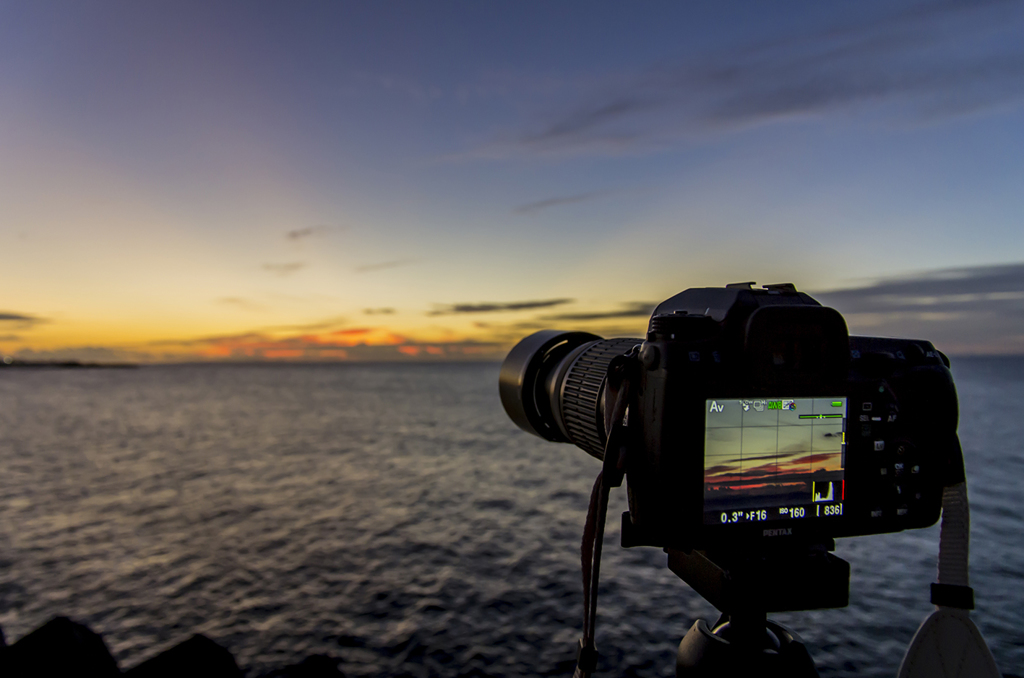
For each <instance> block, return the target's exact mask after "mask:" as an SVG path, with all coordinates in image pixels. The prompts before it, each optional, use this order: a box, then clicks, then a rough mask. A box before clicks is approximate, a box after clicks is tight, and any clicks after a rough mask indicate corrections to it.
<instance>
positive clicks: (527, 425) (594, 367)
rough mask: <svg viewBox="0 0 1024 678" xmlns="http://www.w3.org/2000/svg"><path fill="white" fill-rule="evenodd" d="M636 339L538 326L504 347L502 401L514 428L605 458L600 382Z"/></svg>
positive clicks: (602, 386) (601, 383) (601, 385)
mask: <svg viewBox="0 0 1024 678" xmlns="http://www.w3.org/2000/svg"><path fill="white" fill-rule="evenodd" d="M641 342H642V340H641V339H601V337H598V336H597V335H594V334H590V333H588V332H561V331H558V330H543V331H541V332H537V333H535V334H531V335H530V336H528V337H526V338H525V339H523V340H522V341H520V342H519V343H518V344H516V346H515V347H514V348H513V349H512V350H511V351H510V352H509V354H508V356H507V357H506V358H505V362H504V363H502V365H501V375H500V377H499V392H500V394H501V404H502V405H503V406H504V407H505V412H506V413H508V416H509V418H511V419H512V421H514V422H515V423H516V425H517V426H519V428H521V429H523V430H524V431H527V432H528V433H532V434H534V435H537V436H540V437H541V438H544V439H545V440H551V441H554V442H571V443H574V444H576V445H577V446H579V447H580V448H582V449H583V450H584V451H586V452H587V453H589V454H591V455H593V456H595V457H597V458H598V459H602V458H603V457H604V444H605V430H604V382H605V378H606V376H607V372H608V364H609V363H610V362H611V361H612V359H613V358H614V357H615V356H617V355H621V354H623V353H625V352H627V351H628V350H629V349H630V348H632V347H633V346H635V345H636V344H639V343H641Z"/></svg>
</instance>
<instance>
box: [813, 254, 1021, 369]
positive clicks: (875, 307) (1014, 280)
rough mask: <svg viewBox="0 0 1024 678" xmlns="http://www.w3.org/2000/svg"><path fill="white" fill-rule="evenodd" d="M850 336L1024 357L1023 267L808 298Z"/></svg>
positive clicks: (910, 278) (892, 281)
mask: <svg viewBox="0 0 1024 678" xmlns="http://www.w3.org/2000/svg"><path fill="white" fill-rule="evenodd" d="M812 296H814V298H815V299H817V300H818V301H820V302H821V303H822V304H825V305H827V306H832V307H833V308H835V309H836V310H838V311H839V312H841V313H842V314H843V315H844V316H845V317H846V321H847V323H848V325H849V326H850V330H851V333H857V334H866V335H875V336H901V337H909V338H916V339H926V340H929V341H931V342H932V343H934V344H935V345H936V347H937V348H939V349H940V350H942V351H945V352H947V353H961V354H984V353H996V354H1009V353H1024V263H1015V264H1002V265H991V266H974V267H966V268H950V269H942V270H937V271H927V272H923V273H918V274H912V275H905V276H899V277H892V278H884V279H881V280H878V281H875V282H873V283H871V284H868V285H864V286H861V287H853V288H848V289H839V290H831V291H827V292H821V293H812Z"/></svg>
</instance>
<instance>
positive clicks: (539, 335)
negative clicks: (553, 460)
mask: <svg viewBox="0 0 1024 678" xmlns="http://www.w3.org/2000/svg"><path fill="white" fill-rule="evenodd" d="M600 339H601V337H599V336H597V335H596V334H590V333H589V332H563V331H561V330H542V331H540V332H535V333H534V334H531V335H530V336H528V337H526V338H525V339H523V340H522V341H520V342H519V343H518V344H516V345H515V347H514V348H513V349H512V350H511V351H509V354H508V356H507V357H506V358H505V362H503V363H502V364H501V374H500V376H499V380H498V390H499V393H500V395H501V404H502V405H503V406H504V408H505V412H506V413H507V414H508V416H509V418H510V419H511V420H512V421H513V422H515V424H516V426H518V427H519V428H521V429H523V430H524V431H526V432H527V433H532V434H534V435H536V436H540V437H541V438H544V439H545V440H550V441H553V442H570V441H569V439H568V438H566V437H565V435H564V434H563V433H562V431H561V430H560V428H559V426H558V424H557V422H556V419H555V417H554V413H553V412H551V404H550V399H549V398H548V397H547V394H546V391H545V382H546V380H547V377H548V376H549V374H550V373H551V371H552V370H553V369H554V368H555V367H557V366H558V364H559V362H560V361H561V360H562V358H564V357H565V356H566V355H568V354H569V353H570V352H572V351H573V350H574V349H576V348H579V347H580V346H582V345H583V344H586V343H588V342H592V341H600Z"/></svg>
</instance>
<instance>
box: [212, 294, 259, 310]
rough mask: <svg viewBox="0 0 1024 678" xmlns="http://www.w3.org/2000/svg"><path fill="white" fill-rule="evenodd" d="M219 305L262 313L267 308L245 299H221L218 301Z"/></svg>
mask: <svg viewBox="0 0 1024 678" xmlns="http://www.w3.org/2000/svg"><path fill="white" fill-rule="evenodd" d="M217 303H218V304H222V305H224V306H233V307H235V308H240V309H242V310H245V311H262V310H264V309H265V308H266V307H265V306H263V305H262V304H257V303H256V302H254V301H250V300H248V299H245V298H244V297H221V298H220V299H218V300H217Z"/></svg>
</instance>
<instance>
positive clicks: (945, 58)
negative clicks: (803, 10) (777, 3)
mask: <svg viewBox="0 0 1024 678" xmlns="http://www.w3.org/2000/svg"><path fill="white" fill-rule="evenodd" d="M1022 21H1024V5H1021V4H1020V3H1016V2H1008V1H1006V0H1003V1H1001V2H987V3H960V2H939V3H931V4H928V5H925V6H923V7H916V8H913V9H910V10H904V11H901V12H895V13H894V12H887V13H886V14H885V15H884V16H876V17H875V18H873V19H870V20H865V21H862V22H861V23H859V24H857V25H852V26H845V27H843V28H838V29H831V30H825V31H820V32H817V33H814V34H806V35H799V36H795V37H788V38H781V39H776V40H773V41H770V42H764V43H761V44H755V45H752V46H749V47H747V48H745V49H731V50H730V51H728V52H724V53H720V54H714V55H711V56H710V57H707V58H688V59H685V60H676V61H667V62H662V63H659V64H657V65H652V66H651V67H649V68H648V69H646V70H643V71H639V72H634V73H632V74H630V73H627V74H621V73H616V74H613V75H609V76H607V77H606V78H605V79H604V82H601V83H598V84H596V85H593V86H591V87H590V88H589V89H590V91H589V93H588V94H584V95H582V96H580V97H579V98H578V99H577V100H576V102H575V104H572V105H569V106H565V107H564V108H562V112H561V113H560V114H549V115H547V116H545V117H544V118H543V119H542V121H541V122H539V123H538V124H537V125H536V126H535V127H534V128H533V129H532V130H529V131H522V130H520V131H519V132H518V133H516V132H509V133H506V135H505V136H504V137H503V138H501V139H496V140H494V141H492V142H491V143H489V144H486V145H485V146H483V147H481V148H478V149H476V151H473V152H470V153H467V154H464V157H501V156H509V155H517V154H523V153H557V154H575V153H594V154H604V153H610V154H615V153H628V152H640V151H649V150H653V149H663V148H664V144H665V143H666V142H672V141H678V140H680V139H684V138H688V137H693V136H697V135H702V134H706V133H708V132H714V131H717V132H723V131H727V130H733V129H738V128H744V127H749V126H752V125H758V124H764V123H768V122H772V121H778V120H786V119H791V118H794V117H807V116H821V115H827V114H828V115H834V114H840V115H841V114H849V113H854V112H860V111H863V110H864V109H865V108H874V109H880V108H885V107H888V108H885V110H886V111H887V112H888V113H890V114H891V116H892V117H893V119H901V120H904V121H912V122H913V121H916V122H921V123H930V122H934V121H936V120H939V119H943V118H948V117H951V116H957V115H962V114H965V113H971V112H975V111H981V110H986V109H991V108H994V107H999V106H1005V105H1011V104H1012V105H1018V104H1020V103H1021V102H1022V101H1024V41H1022V40H1020V38H1019V26H1020V25H1021V22H1022ZM950 35H956V36H957V39H956V40H955V41H951V40H950V39H949V36H950Z"/></svg>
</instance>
